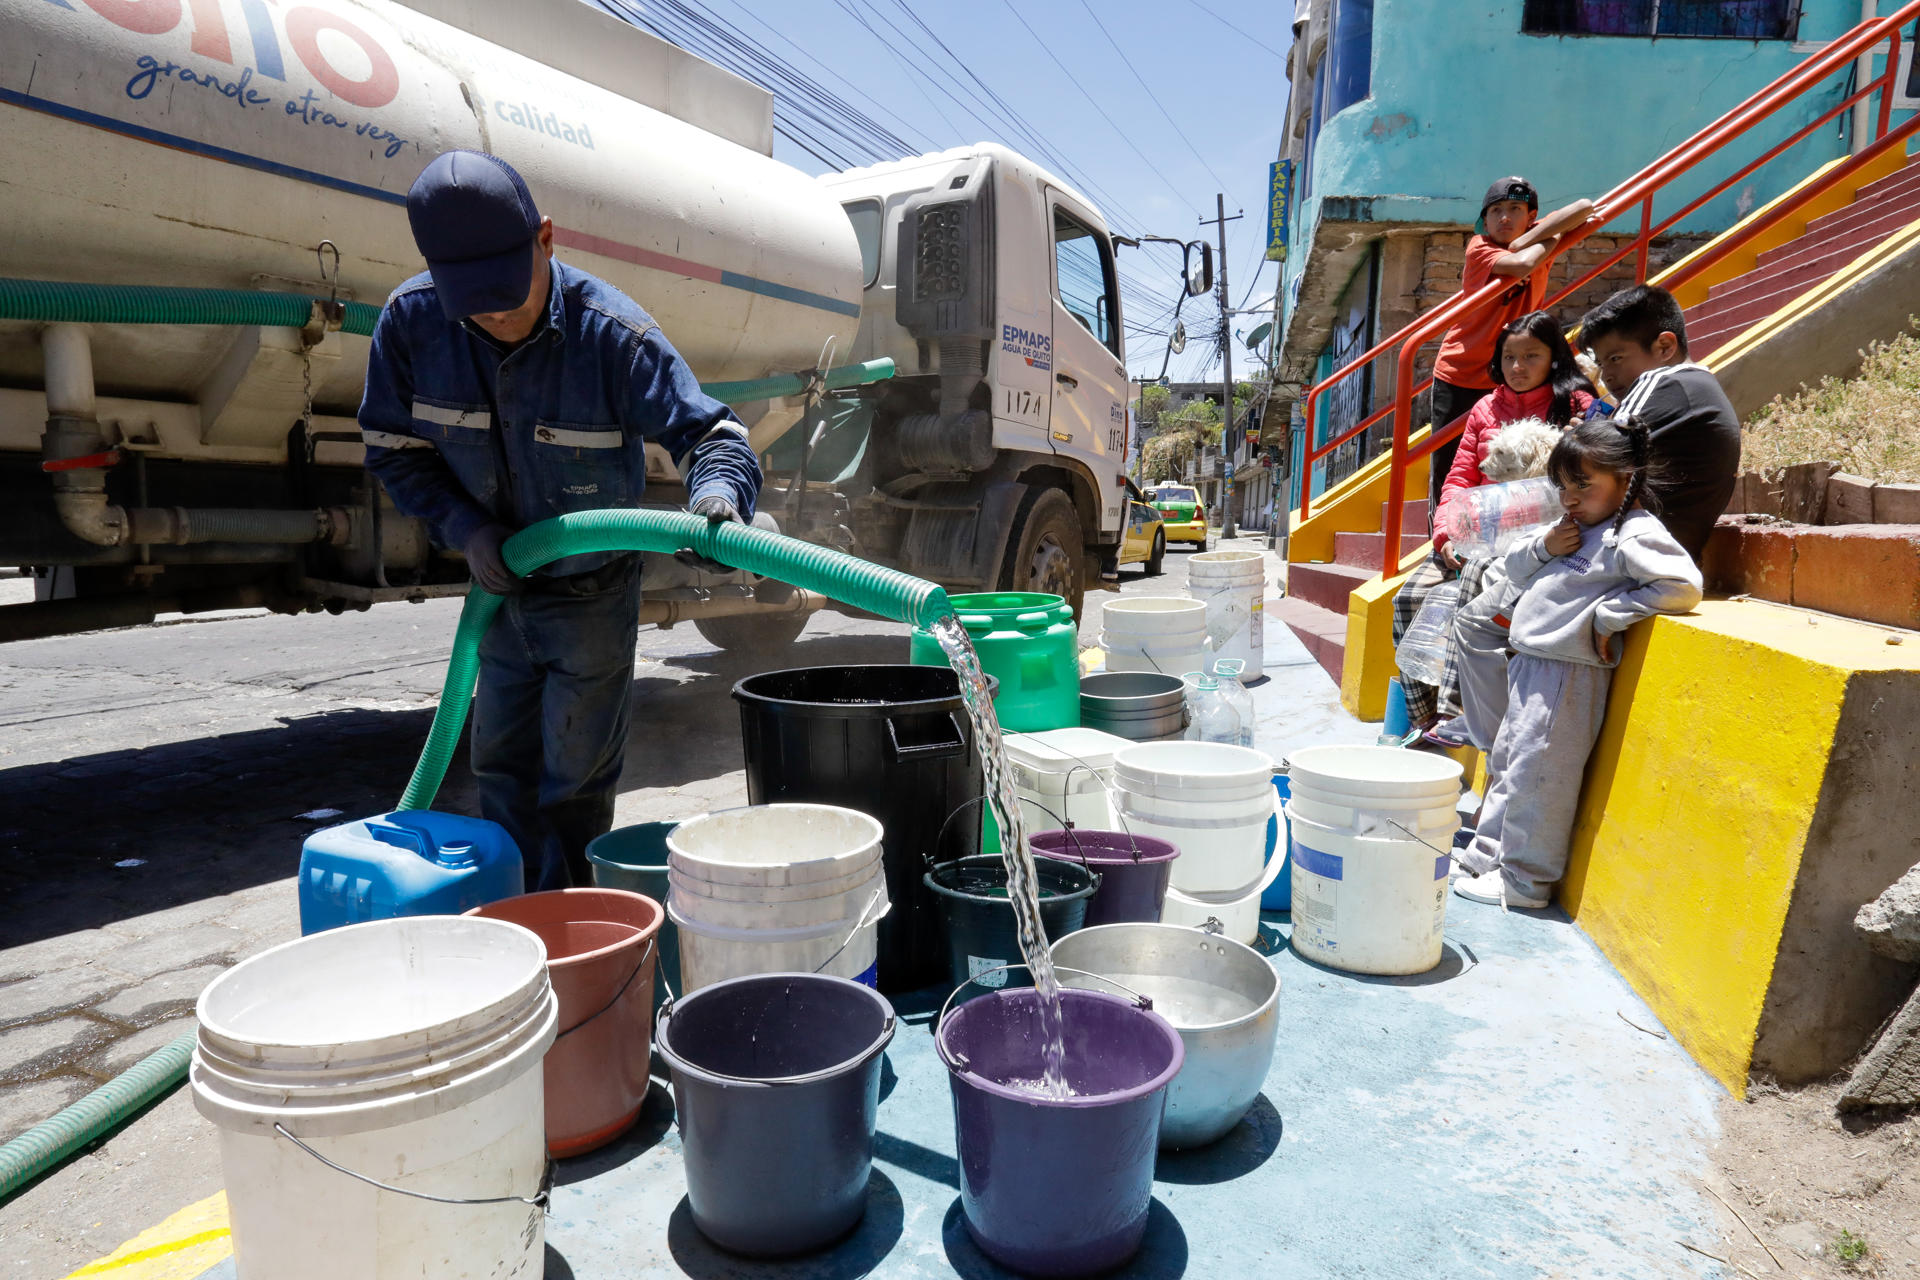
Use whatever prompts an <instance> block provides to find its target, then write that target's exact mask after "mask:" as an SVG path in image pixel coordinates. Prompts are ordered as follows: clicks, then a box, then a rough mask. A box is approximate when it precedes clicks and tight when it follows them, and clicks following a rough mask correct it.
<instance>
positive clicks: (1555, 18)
mask: <svg viewBox="0 0 1920 1280" xmlns="http://www.w3.org/2000/svg"><path fill="white" fill-rule="evenodd" d="M1800 8H1801V0H1526V8H1525V9H1524V10H1523V11H1522V13H1521V18H1520V30H1521V31H1522V32H1523V33H1525V34H1527V35H1536V36H1694V37H1703V38H1709V39H1714V38H1717V39H1723V40H1792V39H1794V38H1795V34H1796V32H1797V31H1798V29H1799V26H1800Z"/></svg>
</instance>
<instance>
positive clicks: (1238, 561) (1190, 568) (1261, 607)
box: [1187, 551, 1267, 680]
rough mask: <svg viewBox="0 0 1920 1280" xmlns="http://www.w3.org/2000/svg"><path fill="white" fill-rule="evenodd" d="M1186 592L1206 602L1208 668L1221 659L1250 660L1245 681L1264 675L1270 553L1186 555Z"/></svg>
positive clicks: (1242, 552) (1211, 668)
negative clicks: (1209, 654) (1262, 669)
mask: <svg viewBox="0 0 1920 1280" xmlns="http://www.w3.org/2000/svg"><path fill="white" fill-rule="evenodd" d="M1187 595H1189V596H1190V597H1192V598H1193V599H1195V600H1198V601H1200V602H1201V603H1202V604H1204V605H1206V607H1207V645H1208V647H1209V648H1211V649H1212V650H1213V656H1212V657H1211V658H1210V659H1209V660H1208V664H1207V667H1206V670H1207V671H1209V672H1211V671H1212V670H1213V663H1215V662H1218V661H1219V660H1220V659H1222V658H1238V659H1240V660H1241V661H1242V662H1244V663H1246V668H1245V670H1244V671H1242V672H1241V675H1240V678H1241V679H1242V680H1252V679H1253V678H1255V677H1256V676H1258V675H1259V674H1260V657H1261V654H1262V653H1264V652H1265V650H1266V644H1267V631H1266V612H1265V606H1266V598H1267V558H1266V556H1265V555H1263V554H1262V553H1260V552H1258V551H1202V552H1201V553H1200V554H1198V555H1195V556H1190V557H1188V559H1187Z"/></svg>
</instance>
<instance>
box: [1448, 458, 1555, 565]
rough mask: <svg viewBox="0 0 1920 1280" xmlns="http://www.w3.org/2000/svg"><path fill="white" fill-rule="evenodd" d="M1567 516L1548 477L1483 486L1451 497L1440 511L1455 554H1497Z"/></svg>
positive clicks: (1534, 477) (1533, 477) (1535, 477)
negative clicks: (1533, 531)
mask: <svg viewBox="0 0 1920 1280" xmlns="http://www.w3.org/2000/svg"><path fill="white" fill-rule="evenodd" d="M1563 514H1564V512H1563V510H1562V508H1561V506H1560V491H1559V490H1558V489H1557V488H1555V487H1554V484H1553V481H1551V480H1549V479H1547V478H1546V477H1545V476H1532V477H1530V478H1528V479H1526V480H1509V481H1508V482H1507V483H1505V484H1483V485H1480V486H1478V487H1476V488H1472V489H1467V490H1463V491H1461V492H1459V493H1455V494H1454V495H1453V496H1452V497H1450V498H1448V499H1447V501H1446V505H1445V506H1443V507H1442V508H1441V509H1440V527H1441V528H1442V529H1443V530H1445V532H1446V535H1447V537H1449V538H1450V539H1452V540H1453V550H1454V553H1455V554H1456V555H1462V556H1466V555H1472V554H1473V553H1475V552H1490V553H1492V554H1495V555H1498V554H1499V553H1501V552H1503V551H1505V550H1506V549H1507V548H1508V547H1510V546H1512V545H1513V544H1514V542H1516V541H1518V540H1519V538H1520V537H1521V536H1522V535H1524V534H1527V533H1529V532H1531V531H1532V530H1534V529H1537V528H1539V527H1540V526H1541V525H1544V524H1552V523H1553V522H1554V521H1556V520H1558V519H1559V518H1560V517H1561V516H1562V515H1563Z"/></svg>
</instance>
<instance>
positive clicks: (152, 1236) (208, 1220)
mask: <svg viewBox="0 0 1920 1280" xmlns="http://www.w3.org/2000/svg"><path fill="white" fill-rule="evenodd" d="M232 1254H233V1233H232V1231H231V1230H230V1229H229V1227H228V1224H227V1193H226V1192H224V1191H222V1192H219V1193H218V1194H216V1195H211V1196H208V1197H207V1198H206V1199H205V1200H202V1201H200V1202H199V1203H198V1204H190V1205H188V1206H187V1207H186V1208H184V1209H182V1210H180V1212H178V1213H176V1214H174V1215H173V1216H172V1217H170V1218H168V1219H167V1220H166V1221H165V1222H162V1223H160V1224H159V1225H158V1226H154V1227H148V1228H147V1229H146V1230H145V1231H142V1232H141V1233H140V1234H139V1235H137V1236H135V1237H134V1238H133V1239H131V1240H129V1241H127V1242H126V1243H125V1244H123V1245H121V1246H120V1247H119V1248H118V1249H115V1250H114V1251H113V1252H112V1253H110V1254H108V1255H107V1256H106V1257H104V1258H101V1259H100V1260H99V1261H98V1262H89V1263H88V1264H87V1265H86V1266H84V1267H81V1268H80V1269H79V1270H78V1271H74V1272H71V1273H69V1275H68V1277H67V1280H76V1278H77V1277H80V1276H110V1277H112V1280H194V1278H195V1277H197V1276H199V1275H201V1274H202V1273H204V1272H205V1271H206V1270H207V1269H208V1268H209V1267H211V1266H213V1265H214V1264H216V1263H218V1262H221V1261H223V1260H225V1259H226V1258H228V1257H230V1256H232Z"/></svg>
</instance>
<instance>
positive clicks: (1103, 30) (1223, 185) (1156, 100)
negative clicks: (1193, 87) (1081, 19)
mask: <svg viewBox="0 0 1920 1280" xmlns="http://www.w3.org/2000/svg"><path fill="white" fill-rule="evenodd" d="M1080 7H1081V8H1082V9H1085V10H1086V11H1087V16H1088V17H1089V18H1092V19H1093V25H1094V26H1096V27H1098V28H1100V34H1101V35H1103V36H1105V37H1106V38H1107V43H1108V44H1110V45H1112V46H1113V51H1114V52H1115V53H1117V54H1119V55H1120V61H1122V62H1124V63H1126V64H1127V70H1128V71H1131V72H1132V73H1133V78H1134V79H1135V80H1138V81H1139V82H1140V87H1141V88H1142V89H1145V90H1146V91H1147V97H1148V98H1150V99H1152V101H1153V105H1154V106H1156V107H1159V108H1160V114H1161V115H1163V116H1166V118H1167V123H1168V124H1170V125H1172V126H1173V131H1174V132H1175V133H1177V134H1179V135H1180V141H1182V142H1184V143H1186V144H1187V149H1188V150H1189V151H1191V152H1193V158H1194V159H1196V160H1198V161H1199V162H1200V164H1201V167H1202V168H1204V169H1205V170H1206V171H1207V172H1208V173H1210V174H1213V180H1214V181H1215V182H1217V183H1219V184H1220V189H1221V190H1222V191H1225V190H1226V189H1227V180H1226V179H1225V178H1223V177H1221V176H1220V175H1219V174H1217V173H1214V170H1213V166H1212V165H1210V164H1208V163H1207V158H1206V157H1205V156H1203V155H1201V154H1200V148H1198V147H1196V146H1194V145H1193V139H1192V138H1189V137H1188V136H1187V134H1186V131H1185V130H1184V129H1182V128H1181V127H1180V124H1179V122H1178V121H1176V120H1175V119H1174V118H1173V115H1172V113H1171V112H1169V111H1168V110H1167V108H1166V105H1165V104H1164V103H1162V102H1161V101H1160V97H1159V95H1158V94H1156V93H1154V91H1153V86H1152V85H1150V84H1148V83H1147V79H1146V77H1145V76H1143V75H1141V74H1140V68H1138V67H1136V66H1134V65H1133V59H1132V58H1129V57H1128V56H1127V51H1126V50H1125V49H1122V48H1121V47H1120V42H1119V41H1118V40H1115V39H1114V38H1113V33H1112V32H1111V31H1109V30H1107V24H1106V23H1104V22H1102V21H1100V15H1099V14H1097V13H1095V12H1094V11H1093V6H1092V5H1090V4H1088V3H1087V0H1080Z"/></svg>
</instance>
